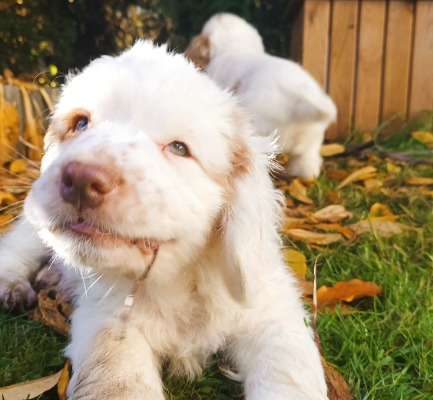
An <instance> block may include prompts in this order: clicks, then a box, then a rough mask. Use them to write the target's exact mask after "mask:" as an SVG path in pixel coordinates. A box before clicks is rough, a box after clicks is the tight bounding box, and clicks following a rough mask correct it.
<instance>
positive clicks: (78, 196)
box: [60, 161, 116, 210]
mask: <svg viewBox="0 0 433 400" xmlns="http://www.w3.org/2000/svg"><path fill="white" fill-rule="evenodd" d="M114 175H115V174H113V173H112V172H110V171H108V170H106V169H104V168H102V167H101V166H98V165H96V164H87V163H83V162H80V161H71V162H70V163H69V164H66V165H65V167H64V168H63V171H62V177H61V180H60V194H61V196H62V197H63V199H64V200H65V201H67V202H68V203H71V204H73V205H74V206H75V207H76V208H78V209H79V210H81V209H83V208H95V207H98V206H99V205H100V204H101V203H102V201H103V200H104V196H105V195H106V194H108V193H110V192H111V191H112V190H113V189H114V187H115V186H116V177H115V176H114Z"/></svg>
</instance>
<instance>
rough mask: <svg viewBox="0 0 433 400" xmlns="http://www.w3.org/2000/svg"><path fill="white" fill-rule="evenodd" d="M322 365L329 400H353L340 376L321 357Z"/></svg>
mask: <svg viewBox="0 0 433 400" xmlns="http://www.w3.org/2000/svg"><path fill="white" fill-rule="evenodd" d="M322 364H323V369H324V370H325V376H326V383H327V385H328V397H329V400H353V397H352V394H351V393H350V389H349V386H348V385H347V383H346V381H345V380H344V378H343V377H342V376H341V374H340V373H339V372H337V371H336V370H335V369H334V368H332V367H331V366H330V365H329V364H328V363H327V362H326V360H325V359H324V358H323V357H322Z"/></svg>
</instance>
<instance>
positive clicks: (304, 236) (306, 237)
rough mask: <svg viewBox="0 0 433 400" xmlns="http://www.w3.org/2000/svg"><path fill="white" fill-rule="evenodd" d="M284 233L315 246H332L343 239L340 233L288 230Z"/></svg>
mask: <svg viewBox="0 0 433 400" xmlns="http://www.w3.org/2000/svg"><path fill="white" fill-rule="evenodd" d="M284 233H285V234H286V235H287V236H289V237H290V238H292V239H293V240H301V241H303V242H306V243H314V244H330V243H334V242H338V241H339V240H340V239H341V238H342V236H341V235H340V234H339V233H319V232H310V231H307V230H305V229H288V230H287V231H285V232H284Z"/></svg>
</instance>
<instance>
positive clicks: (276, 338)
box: [231, 315, 328, 400]
mask: <svg viewBox="0 0 433 400" xmlns="http://www.w3.org/2000/svg"><path fill="white" fill-rule="evenodd" d="M286 318H287V320H290V318H291V316H288V315H286ZM231 351H232V357H233V359H234V361H235V364H236V367H237V368H238V371H239V374H240V376H241V377H242V379H243V380H244V386H245V399H246V400H327V399H328V397H327V387H326V383H325V378H324V373H323V369H322V365H321V360H320V355H319V351H318V349H317V347H316V344H315V343H314V340H313V338H312V333H311V331H310V330H309V329H307V327H306V326H305V325H304V322H303V320H302V318H300V321H299V318H298V322H297V323H292V324H288V323H287V322H285V323H283V322H282V321H279V322H270V321H269V322H264V321H263V322H262V323H261V324H260V325H257V326H255V327H252V328H251V330H250V331H249V333H248V334H246V335H245V336H243V337H241V338H239V339H238V341H237V342H236V343H235V344H234V345H233V346H232V347H231Z"/></svg>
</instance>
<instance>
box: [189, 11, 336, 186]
mask: <svg viewBox="0 0 433 400" xmlns="http://www.w3.org/2000/svg"><path fill="white" fill-rule="evenodd" d="M185 54H186V56H187V57H189V58H190V59H191V60H192V61H194V62H195V63H196V64H197V65H198V66H199V67H201V68H204V70H205V71H206V73H207V74H208V75H209V76H210V77H211V78H212V79H213V80H215V82H217V83H218V84H219V85H220V86H221V87H223V88H228V89H230V90H233V91H235V92H236V94H237V96H238V98H239V101H240V103H241V105H243V106H244V107H246V108H247V109H248V110H249V111H250V112H251V113H252V118H253V122H254V125H255V127H256V130H257V133H258V134H260V135H265V136H266V135H269V134H270V133H271V132H273V131H274V130H275V129H278V134H279V136H280V145H281V148H282V150H283V151H284V152H285V153H287V154H289V155H290V160H289V162H290V164H289V167H288V173H289V174H290V175H296V176H301V177H305V178H311V177H315V176H317V175H319V173H320V166H321V164H322V159H321V156H320V147H321V144H322V142H323V139H324V135H325V131H326V129H327V128H328V126H329V124H330V123H331V122H333V121H334V120H335V119H336V116H337V109H336V107H335V105H334V103H333V101H332V100H331V98H330V97H329V96H327V95H326V94H325V93H324V92H323V90H322V89H321V88H320V86H319V85H318V83H317V82H316V81H315V80H314V79H313V78H312V77H311V76H310V75H309V74H308V73H307V72H306V71H305V70H304V69H303V68H302V67H301V66H299V65H298V64H296V63H294V62H292V61H289V60H284V59H282V58H278V57H274V56H271V55H269V54H266V53H265V50H264V47H263V43H262V39H261V37H260V35H259V33H258V32H257V30H256V29H255V28H253V27H252V26H251V25H249V24H248V23H247V22H246V21H245V20H243V19H242V18H239V17H237V16H236V15H233V14H216V15H215V16H213V17H212V18H211V19H209V21H207V22H206V24H205V25H204V27H203V30H202V33H201V34H200V35H199V36H197V37H195V38H194V39H193V40H192V41H191V43H190V45H189V47H188V49H187V50H186V53H185Z"/></svg>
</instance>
